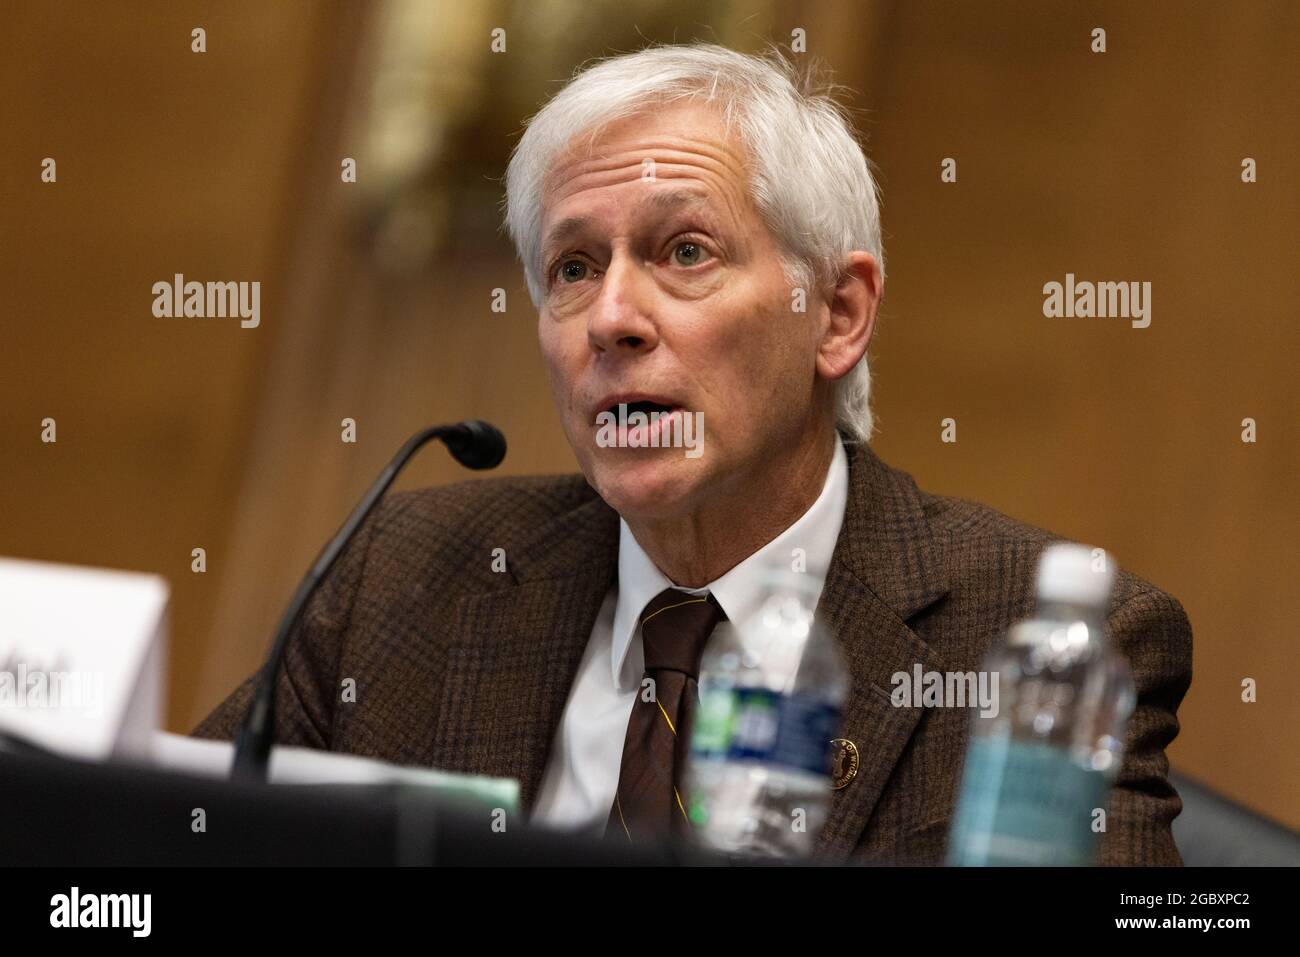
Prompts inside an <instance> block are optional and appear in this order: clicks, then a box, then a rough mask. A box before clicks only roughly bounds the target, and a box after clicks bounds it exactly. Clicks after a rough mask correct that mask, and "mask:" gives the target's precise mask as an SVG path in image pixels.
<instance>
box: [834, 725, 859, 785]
mask: <svg viewBox="0 0 1300 957" xmlns="http://www.w3.org/2000/svg"><path fill="white" fill-rule="evenodd" d="M831 744H832V745H833V746H834V748H835V760H834V761H833V762H831V788H832V789H834V790H836V791H838V790H839V789H840V788H844V787H848V785H849V782H850V781H852V780H853V779H854V778H855V777H856V776H857V773H858V768H859V767H860V766H861V763H862V762H861V759H860V758H859V756H858V746H857V745H856V744H854V743H853V742H852V741H850V740H849V739H848V738H832V739H831Z"/></svg>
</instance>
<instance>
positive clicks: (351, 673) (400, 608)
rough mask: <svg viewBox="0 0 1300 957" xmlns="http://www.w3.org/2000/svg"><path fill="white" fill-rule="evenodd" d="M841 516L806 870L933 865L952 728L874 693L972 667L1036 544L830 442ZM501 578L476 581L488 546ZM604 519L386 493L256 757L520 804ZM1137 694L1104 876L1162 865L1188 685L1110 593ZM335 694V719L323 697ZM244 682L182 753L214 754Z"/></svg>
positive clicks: (1128, 602) (577, 497) (566, 487)
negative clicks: (837, 657) (509, 798)
mask: <svg viewBox="0 0 1300 957" xmlns="http://www.w3.org/2000/svg"><path fill="white" fill-rule="evenodd" d="M847 448H848V451H849V476H850V478H849V486H850V490H849V499H848V507H847V512H846V514H845V517H844V524H843V527H842V530H841V532H840V537H839V540H838V542H837V543H836V546H835V552H834V557H833V559H832V563H831V568H830V570H829V573H828V575H827V578H826V585H825V589H824V591H823V594H822V598H821V603H820V606H819V610H818V613H819V614H820V615H822V616H823V620H824V621H825V622H826V624H827V625H828V626H829V627H830V629H831V630H832V632H833V634H835V635H836V637H837V638H838V640H839V641H840V642H841V643H842V646H843V650H844V653H845V656H846V659H847V661H848V665H849V669H850V671H851V675H852V691H851V693H850V698H849V700H848V702H847V704H846V707H845V712H844V717H843V731H842V735H843V737H846V738H848V739H850V740H852V741H854V742H855V743H856V744H857V746H858V749H859V751H860V752H861V760H862V764H861V768H860V770H859V772H858V774H857V776H856V777H855V778H854V779H853V781H852V782H851V783H850V784H849V785H848V786H847V787H845V788H843V789H841V790H839V791H836V792H835V793H834V797H833V801H832V805H831V811H830V816H829V820H828V823H827V825H826V827H825V829H824V830H823V832H822V834H821V835H820V851H821V854H822V855H823V856H824V857H825V858H828V859H831V860H847V859H849V858H853V859H860V860H869V861H879V862H882V863H940V862H942V860H943V856H944V851H945V844H946V838H947V832H948V827H949V821H950V819H951V816H952V813H953V805H954V802H955V799H956V790H957V786H958V783H959V776H960V772H961V765H962V757H963V754H964V750H965V745H966V741H967V736H968V731H969V723H970V720H971V713H970V711H968V710H966V709H956V708H948V709H944V708H930V709H924V708H896V707H894V706H893V704H892V703H891V701H890V690H891V688H892V684H891V676H892V675H893V674H894V673H895V672H898V671H907V672H911V671H912V669H913V666H914V665H915V664H916V663H918V662H919V663H920V664H921V665H922V666H923V668H924V669H925V670H927V671H929V670H935V671H968V670H976V669H978V668H979V667H980V664H981V660H982V658H983V656H984V653H985V651H986V650H987V649H988V647H989V645H990V643H991V642H992V641H994V640H995V639H996V638H997V637H998V636H999V635H1000V633H1001V632H1002V631H1003V630H1004V629H1005V628H1006V627H1007V626H1008V625H1010V624H1011V623H1012V622H1014V621H1016V620H1018V619H1021V618H1024V617H1026V616H1028V615H1029V614H1030V612H1031V611H1032V606H1033V600H1034V596H1033V583H1034V574H1035V565H1036V561H1037V558H1038V554H1039V552H1040V551H1041V550H1042V548H1043V547H1044V545H1046V544H1048V543H1049V542H1051V541H1053V540H1054V536H1051V535H1050V534H1048V533H1046V532H1043V531H1040V530H1038V529H1035V528H1031V527H1029V526H1027V525H1023V524H1021V523H1018V522H1016V521H1013V520H1012V519H1009V518H1007V517H1006V516H1004V515H1001V514H999V513H998V512H995V511H993V510H992V509H990V508H987V507H985V506H981V505H977V504H974V503H971V502H967V501H963V500H961V499H955V498H946V497H941V496H936V495H929V494H927V493H925V492H922V491H920V490H918V488H917V486H916V483H915V482H914V481H913V480H912V478H911V477H910V476H908V475H907V474H905V473H903V472H900V471H898V470H896V469H893V468H890V467H889V466H887V465H885V464H884V463H883V462H881V461H880V459H879V458H877V457H876V455H875V454H874V453H873V452H872V451H871V450H870V449H869V448H868V447H866V446H865V445H861V444H856V443H855V444H849V445H847ZM496 548H502V549H504V550H505V557H506V563H507V571H506V572H505V573H500V572H493V571H492V567H491V566H492V552H493V549H496ZM617 553H618V515H617V514H616V513H615V512H614V511H613V510H612V509H610V508H609V506H607V505H606V504H605V503H604V502H603V501H602V500H601V499H600V498H599V497H598V496H597V495H596V493H595V491H594V490H593V489H592V488H591V487H590V486H589V485H588V484H587V483H586V482H585V481H584V479H583V478H582V476H580V475H572V476H559V477H530V478H506V479H496V480H487V481H475V482H465V483H461V484H457V485H452V486H448V487H444V488H430V489H423V490H419V491H414V492H403V493H396V494H394V495H391V496H390V497H389V498H388V499H386V500H385V501H384V502H383V503H382V504H381V506H380V508H379V509H377V510H376V512H375V513H374V514H373V515H372V517H371V519H370V520H369V521H368V522H367V524H366V525H365V526H364V527H363V528H362V530H361V532H360V533H359V535H358V536H357V538H356V539H355V540H354V541H353V543H352V545H351V546H350V547H349V550H348V551H347V552H346V553H345V554H344V555H343V556H342V558H341V559H340V560H339V563H338V564H337V565H336V566H335V569H334V571H333V572H332V573H331V575H330V578H329V580H328V581H327V582H325V583H324V585H323V587H322V589H321V590H320V591H319V592H318V593H317V595H316V597H315V599H314V600H313V602H312V604H311V605H310V606H309V608H308V612H307V615H306V618H305V620H304V623H303V625H302V628H301V630H300V631H299V632H298V633H297V634H296V635H295V637H294V640H293V642H292V644H291V646H290V650H289V652H288V656H287V661H286V669H285V671H284V673H283V675H282V677H281V680H280V684H279V687H278V689H277V717H276V721H277V727H276V740H277V741H278V742H280V743H286V744H295V745H302V746H307V747H315V748H325V749H331V750H335V751H347V752H351V753H355V754H361V755H367V756H370V757H375V758H381V759H383V760H386V761H391V762H396V763H399V764H411V765H420V766H432V767H438V768H445V769H448V770H452V771H465V772H472V773H477V774H490V775H498V776H507V777H514V778H517V779H518V780H519V782H520V785H521V798H522V801H523V804H524V807H525V808H531V805H532V803H533V801H534V800H535V799H536V797H537V794H538V790H539V786H540V783H541V779H542V774H543V771H544V769H545V766H546V760H547V756H548V752H549V751H550V748H551V743H552V741H553V739H554V737H555V732H556V729H557V727H558V724H559V721H560V718H561V715H562V713H563V711H564V706H565V703H566V701H567V699H568V695H569V690H570V687H571V684H572V682H573V679H574V676H575V674H576V671H577V667H578V664H579V661H580V659H581V658H582V653H583V649H584V647H585V646H586V644H587V640H588V637H589V636H590V634H591V629H592V625H593V624H594V622H595V619H596V615H597V612H598V610H599V608H600V605H601V601H602V599H603V598H604V596H605V594H606V592H607V590H608V589H609V588H610V587H611V586H613V585H614V584H615V583H616V577H617V557H618V555H617ZM1107 624H1108V630H1109V633H1110V635H1111V640H1112V641H1114V642H1116V643H1117V646H1118V647H1119V648H1120V649H1121V650H1122V651H1123V653H1124V654H1125V655H1126V656H1127V658H1128V661H1129V663H1130V664H1131V666H1132V669H1133V675H1134V680H1135V682H1136V685H1137V691H1138V701H1137V709H1136V711H1135V713H1134V715H1133V718H1132V720H1131V722H1130V726H1129V730H1128V736H1127V742H1126V743H1127V755H1126V758H1125V761H1124V764H1123V767H1122V769H1121V772H1120V776H1119V779H1118V783H1117V786H1116V788H1115V790H1114V792H1113V794H1112V797H1111V803H1110V810H1109V813H1108V821H1107V831H1106V833H1105V834H1104V835H1103V839H1102V843H1101V863H1103V864H1120V865H1166V864H1179V863H1181V859H1180V858H1179V855H1178V851H1177V849H1176V848H1175V846H1174V841H1173V836H1172V834H1171V832H1170V822H1171V821H1172V820H1173V818H1174V817H1175V816H1176V815H1177V814H1178V812H1179V810H1180V809H1181V801H1180V800H1179V798H1178V795H1177V794H1176V793H1175V791H1174V789H1173V787H1172V786H1171V785H1170V783H1169V781H1168V778H1167V776H1166V775H1167V772H1168V761H1167V760H1166V757H1165V753H1164V749H1165V747H1166V746H1167V745H1168V744H1169V743H1170V741H1172V740H1173V738H1174V736H1175V735H1176V734H1177V733H1178V718H1177V710H1178V705H1179V703H1180V702H1181V701H1182V698H1183V695H1184V694H1185V693H1186V691H1187V688H1188V686H1189V684H1190V682H1191V661H1192V637H1191V628H1190V625H1189V624H1188V621H1187V617H1186V615H1185V614H1184V612H1183V609H1182V607H1181V606H1180V605H1179V604H1178V602H1177V601H1176V600H1175V599H1173V598H1172V597H1170V596H1169V595H1166V594H1165V593H1163V592H1161V591H1159V590H1158V589H1156V588H1154V587H1152V586H1151V585H1149V584H1148V583H1146V582H1144V581H1142V580H1141V579H1138V578H1136V577H1134V576H1133V575H1130V574H1128V573H1125V572H1121V573H1120V575H1119V578H1118V583H1117V586H1116V590H1115V594H1114V596H1113V598H1112V605H1111V609H1110V612H1109V618H1108V623H1107ZM347 678H352V679H355V681H356V700H355V702H348V703H342V702H341V701H340V698H341V693H340V691H341V686H342V682H343V681H344V680H345V679H347ZM251 682H252V679H251V678H250V679H249V680H248V681H245V682H244V683H243V684H242V685H240V686H239V688H237V689H236V690H235V691H234V692H233V693H232V694H231V695H230V697H229V698H227V699H226V700H225V701H224V702H223V703H222V704H221V705H219V706H218V707H217V708H216V710H215V711H213V712H212V713H211V714H210V715H209V716H208V717H207V718H206V719H205V720H204V721H203V722H202V723H201V724H200V725H199V726H198V727H197V728H196V729H195V731H194V732H193V733H194V734H195V735H198V736H201V737H212V738H230V737H233V735H234V732H235V730H236V728H237V725H238V723H239V719H240V716H241V714H242V712H243V710H244V708H245V706H246V704H247V702H248V699H249V694H250V687H251Z"/></svg>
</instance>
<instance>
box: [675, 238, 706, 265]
mask: <svg viewBox="0 0 1300 957" xmlns="http://www.w3.org/2000/svg"><path fill="white" fill-rule="evenodd" d="M706 255H707V254H706V253H705V251H704V247H703V246H701V245H700V244H699V243H689V242H688V243H678V244H677V245H676V246H674V247H673V261H674V262H676V263H677V265H679V266H696V265H699V264H700V263H701V262H703V261H704V257H705V256H706Z"/></svg>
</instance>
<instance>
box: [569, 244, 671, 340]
mask: <svg viewBox="0 0 1300 957" xmlns="http://www.w3.org/2000/svg"><path fill="white" fill-rule="evenodd" d="M651 282H652V280H651V279H650V277H649V276H647V275H646V274H645V271H644V270H643V269H641V268H640V267H639V265H638V264H637V263H635V262H632V261H631V260H630V259H629V258H628V257H626V256H615V257H614V259H613V261H611V263H610V265H609V269H608V270H606V272H605V276H604V279H603V280H602V281H601V284H600V291H599V292H598V293H597V296H596V300H595V301H594V302H593V303H592V304H591V312H590V313H589V314H588V318H587V343H588V344H589V345H590V346H591V349H592V351H593V352H597V353H600V352H609V353H614V354H618V353H627V354H632V353H636V352H646V351H649V350H650V349H653V348H654V347H655V345H656V344H657V343H658V341H659V334H658V330H657V329H656V327H655V323H654V319H653V318H652V313H651V299H652V296H653V290H652V289H651V288H650V287H651Z"/></svg>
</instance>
